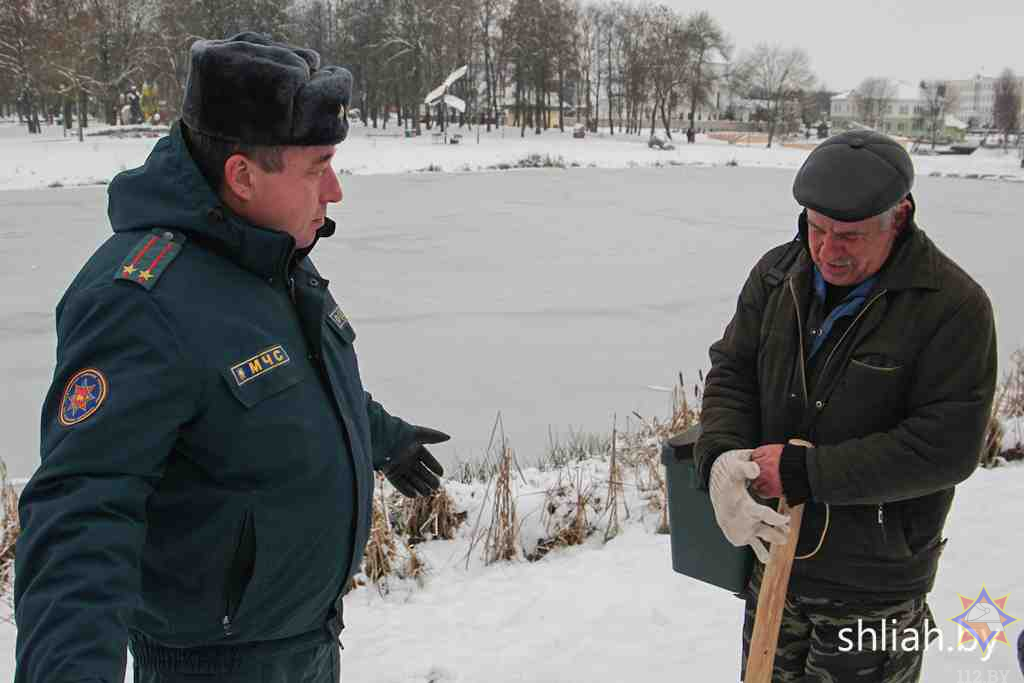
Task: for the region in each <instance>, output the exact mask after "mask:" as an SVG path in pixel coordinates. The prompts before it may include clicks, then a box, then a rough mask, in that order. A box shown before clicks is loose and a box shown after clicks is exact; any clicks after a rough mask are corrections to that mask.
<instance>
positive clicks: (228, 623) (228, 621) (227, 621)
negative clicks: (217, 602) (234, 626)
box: [221, 614, 231, 636]
mask: <svg viewBox="0 0 1024 683" xmlns="http://www.w3.org/2000/svg"><path fill="white" fill-rule="evenodd" d="M221 624H222V625H223V626H224V635H226V636H230V635H231V617H229V616H228V615H226V614H225V615H224V619H223V620H222V621H221Z"/></svg>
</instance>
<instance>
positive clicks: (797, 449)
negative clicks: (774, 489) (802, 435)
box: [779, 444, 811, 506]
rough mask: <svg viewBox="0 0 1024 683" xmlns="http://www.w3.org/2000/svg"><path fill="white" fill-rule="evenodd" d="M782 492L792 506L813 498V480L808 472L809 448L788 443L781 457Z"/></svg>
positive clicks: (780, 476)
mask: <svg viewBox="0 0 1024 683" xmlns="http://www.w3.org/2000/svg"><path fill="white" fill-rule="evenodd" d="M779 478H780V479H781V480H782V492H783V493H784V494H785V495H786V502H787V503H789V505H790V506H793V505H801V504H803V503H805V502H807V501H808V500H810V498H811V480H810V477H809V476H808V474H807V449H806V448H804V447H803V446H794V445H793V444H786V445H785V447H784V448H783V449H782V457H781V458H780V459H779Z"/></svg>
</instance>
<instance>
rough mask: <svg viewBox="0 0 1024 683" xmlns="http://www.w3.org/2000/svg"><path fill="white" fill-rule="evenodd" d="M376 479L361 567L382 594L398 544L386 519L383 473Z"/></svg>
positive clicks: (386, 590)
mask: <svg viewBox="0 0 1024 683" xmlns="http://www.w3.org/2000/svg"><path fill="white" fill-rule="evenodd" d="M377 480H378V495H376V496H374V498H373V522H372V525H371V527H370V539H369V541H368V542H367V544H366V555H365V560H364V564H363V568H364V571H365V573H366V577H367V578H368V579H369V580H370V581H371V582H373V583H374V584H376V585H377V589H378V590H379V591H380V592H381V594H384V593H387V592H388V586H387V577H389V576H391V575H392V574H393V573H394V572H395V565H396V562H397V560H398V544H397V542H396V540H395V532H394V530H393V529H392V528H391V522H390V520H389V519H388V503H387V497H386V496H385V495H384V478H383V475H378V477H377Z"/></svg>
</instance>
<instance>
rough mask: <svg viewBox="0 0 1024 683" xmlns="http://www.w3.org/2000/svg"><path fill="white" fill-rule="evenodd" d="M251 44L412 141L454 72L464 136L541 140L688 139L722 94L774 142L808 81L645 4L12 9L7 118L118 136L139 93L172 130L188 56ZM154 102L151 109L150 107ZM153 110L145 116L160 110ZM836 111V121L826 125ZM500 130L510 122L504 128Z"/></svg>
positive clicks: (1, 94) (793, 56) (0, 15)
mask: <svg viewBox="0 0 1024 683" xmlns="http://www.w3.org/2000/svg"><path fill="white" fill-rule="evenodd" d="M242 30H253V31H259V32H264V33H268V34H270V35H271V36H273V37H274V38H275V39H278V40H284V41H290V42H294V43H297V44H302V45H305V46H309V47H312V48H314V49H316V50H318V51H319V52H320V53H321V55H322V57H323V60H324V61H325V62H326V63H332V64H342V65H345V66H347V67H348V68H350V69H351V70H352V72H353V75H354V76H355V91H354V93H353V102H352V107H353V108H355V109H358V110H359V116H360V117H361V118H362V119H363V121H364V122H365V123H366V124H367V125H374V126H377V125H381V126H386V125H387V121H388V117H387V116H386V115H385V114H386V113H387V112H390V113H392V114H395V113H397V115H398V117H399V121H400V122H401V123H404V124H406V125H408V124H409V123H412V124H414V125H417V126H418V125H419V123H420V121H421V119H423V118H424V116H426V117H427V119H428V121H429V117H430V116H431V115H433V116H436V115H437V112H436V111H435V112H431V111H429V110H427V111H426V112H424V109H423V105H422V101H423V97H424V95H425V94H426V93H427V92H429V91H430V90H431V89H432V88H433V87H435V86H436V85H437V84H439V83H440V82H441V81H442V80H443V79H444V78H445V76H446V75H447V74H448V73H449V72H450V71H451V70H453V69H454V68H457V67H459V66H462V65H467V66H468V74H467V77H466V78H463V79H461V80H459V81H458V82H457V83H456V84H455V85H454V86H452V89H451V92H452V94H454V95H456V96H458V97H460V98H461V99H463V100H465V101H466V103H467V109H466V112H464V113H462V114H460V118H461V119H462V121H461V122H463V123H464V122H466V121H467V120H469V121H472V122H474V123H480V124H481V125H484V126H487V127H488V128H489V127H490V126H492V125H496V124H498V123H499V122H502V121H504V122H505V123H507V124H508V125H514V126H517V127H518V128H519V129H520V131H521V133H522V134H525V132H526V131H527V130H533V131H536V132H540V131H541V130H542V129H544V128H548V127H550V126H557V127H560V128H562V129H564V127H565V121H566V119H567V118H569V115H570V114H572V115H573V119H574V120H575V121H577V122H581V123H584V124H585V125H587V126H588V127H590V128H591V129H596V127H597V126H598V125H599V123H600V125H602V126H605V127H610V129H611V131H612V133H615V132H616V131H618V132H619V133H623V134H629V133H639V132H640V131H641V129H642V128H644V127H647V128H649V129H650V130H651V132H652V134H653V132H654V130H655V128H656V127H660V128H663V129H664V130H665V133H666V134H667V135H668V136H669V137H671V128H672V126H673V123H672V122H673V121H679V120H683V121H688V122H689V125H691V126H692V125H695V118H696V116H697V114H698V111H699V110H700V109H701V108H702V107H705V106H707V105H709V104H718V103H712V102H711V101H710V99H711V97H712V95H713V93H715V92H717V91H718V90H717V89H720V87H721V86H722V85H728V87H729V90H730V92H735V93H739V94H741V95H743V96H749V97H754V98H756V99H758V100H759V101H760V102H762V103H763V104H762V106H761V107H760V110H761V111H760V113H761V116H762V118H763V119H764V120H765V122H766V123H767V125H768V127H769V129H770V134H772V135H773V134H774V133H775V130H776V128H777V126H779V125H780V124H782V123H783V122H784V121H786V118H787V112H790V113H791V112H792V110H793V109H794V108H796V109H799V108H800V106H801V105H800V102H801V98H802V97H805V96H806V95H807V94H808V93H810V92H811V88H812V87H813V85H814V83H815V78H814V75H813V73H812V72H811V70H810V60H809V58H808V56H807V54H806V53H805V52H803V51H802V50H800V49H798V48H783V47H781V46H773V45H759V46H756V47H755V48H753V49H751V50H748V51H746V52H745V53H744V54H742V55H740V56H739V57H738V58H735V59H734V46H733V44H732V42H731V41H730V39H729V37H728V35H727V33H726V32H725V30H724V28H723V27H722V26H721V24H719V22H718V21H717V20H716V19H715V18H714V17H713V16H712V15H711V14H710V13H708V12H706V11H696V12H693V13H692V14H689V15H683V14H680V13H678V12H676V11H674V10H672V9H669V8H668V7H665V6H662V5H654V4H648V3H639V2H637V3H631V2H620V1H617V0H602V1H601V2H584V1H583V0H443V1H442V0H276V1H275V0H225V1H222V2H212V1H211V0H4V3H3V5H2V7H0V114H3V115H11V114H12V113H13V112H15V111H16V112H17V113H18V114H19V115H20V116H21V117H22V118H23V119H26V120H28V121H29V126H30V127H32V126H33V125H38V121H39V119H40V117H42V118H44V119H47V120H52V119H53V118H54V117H56V116H60V117H61V118H62V119H63V120H64V121H65V122H66V123H70V121H71V120H72V119H75V120H78V121H79V122H80V123H81V122H83V121H85V122H87V121H88V117H89V115H90V113H91V114H92V115H93V116H98V117H99V118H100V119H101V120H102V121H104V122H105V123H109V124H113V123H115V122H117V120H118V114H119V112H120V110H121V108H122V107H123V106H124V94H125V92H126V91H127V90H128V88H129V87H130V86H132V85H134V86H138V87H141V86H142V84H143V83H147V84H151V85H150V87H151V89H152V92H155V93H158V95H157V96H156V97H157V98H158V99H159V101H160V102H161V103H162V107H163V109H164V110H165V115H166V116H174V115H176V114H177V111H176V110H177V108H178V106H179V103H180V101H181V96H182V93H183V90H184V87H185V79H186V77H187V73H188V48H189V46H190V44H191V43H192V42H193V41H195V40H197V39H199V38H217V37H225V36H228V35H231V34H232V33H235V32H238V31H242ZM151 94H152V93H151ZM152 106H153V105H152V102H151V103H150V108H152ZM826 111H827V109H826ZM506 116H507V118H505V117H506Z"/></svg>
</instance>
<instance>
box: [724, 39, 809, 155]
mask: <svg viewBox="0 0 1024 683" xmlns="http://www.w3.org/2000/svg"><path fill="white" fill-rule="evenodd" d="M736 75H737V78H738V79H739V80H740V81H741V82H746V83H747V90H748V92H749V93H750V95H751V96H752V97H754V98H757V99H761V100H763V101H764V102H765V117H766V120H767V122H768V147H769V148H770V147H771V146H772V141H773V140H774V138H775V132H776V129H777V127H778V125H779V123H780V122H783V121H784V120H785V119H786V118H787V112H788V111H789V110H791V109H792V108H793V107H794V105H798V104H799V100H800V97H801V94H802V92H803V91H805V90H808V89H810V88H811V86H813V84H814V81H815V77H814V74H813V73H812V72H811V60H810V57H808V56H807V53H806V52H804V50H803V49H801V48H798V47H794V48H783V47H782V46H780V45H768V44H765V43H761V44H759V45H757V46H756V47H755V48H754V49H753V50H752V51H751V52H749V53H747V54H746V55H745V56H744V57H743V58H742V59H741V61H740V65H739V66H738V67H737V70H736Z"/></svg>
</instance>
